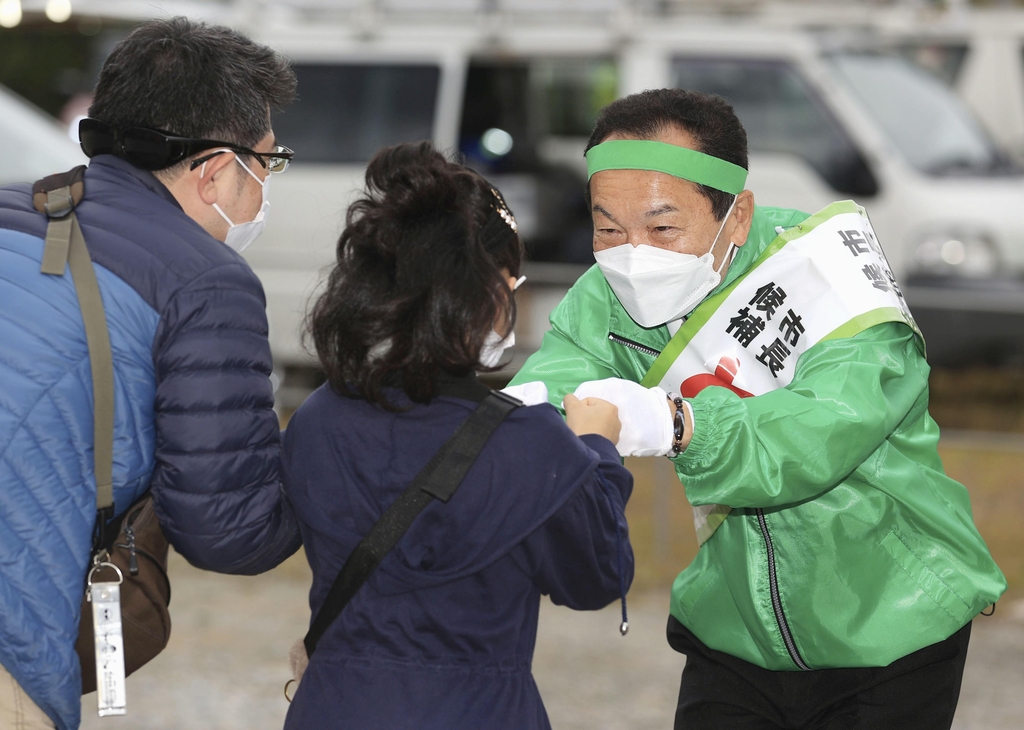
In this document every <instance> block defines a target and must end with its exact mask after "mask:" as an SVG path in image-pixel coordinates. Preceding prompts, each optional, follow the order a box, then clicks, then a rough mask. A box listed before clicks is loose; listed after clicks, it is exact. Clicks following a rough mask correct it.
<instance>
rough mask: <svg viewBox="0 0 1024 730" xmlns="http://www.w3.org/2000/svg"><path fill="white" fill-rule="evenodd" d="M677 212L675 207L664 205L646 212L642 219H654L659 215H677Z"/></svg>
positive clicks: (677, 209)
mask: <svg viewBox="0 0 1024 730" xmlns="http://www.w3.org/2000/svg"><path fill="white" fill-rule="evenodd" d="M678 212H679V208H677V207H675V206H674V205H668V204H665V205H663V206H661V207H660V208H655V209H654V210H649V211H647V212H646V213H644V218H654V217H655V216H658V215H661V214H662V213H678Z"/></svg>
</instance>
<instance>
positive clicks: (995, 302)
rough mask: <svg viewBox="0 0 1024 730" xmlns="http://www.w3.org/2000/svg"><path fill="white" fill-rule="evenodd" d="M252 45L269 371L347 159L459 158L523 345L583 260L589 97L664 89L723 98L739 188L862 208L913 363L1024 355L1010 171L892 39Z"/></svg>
mask: <svg viewBox="0 0 1024 730" xmlns="http://www.w3.org/2000/svg"><path fill="white" fill-rule="evenodd" d="M261 39H262V40H263V41H265V42H268V43H270V44H271V45H273V46H274V47H276V48H279V49H280V50H282V51H284V52H285V53H286V54H288V55H289V56H290V57H291V58H292V59H293V60H294V64H295V68H296V72H297V74H298V76H299V88H300V100H299V101H298V102H297V103H296V104H295V105H294V106H292V107H290V108H289V109H288V110H287V111H286V112H285V113H283V114H280V115H278V116H277V117H276V118H275V131H276V132H277V134H278V137H279V138H280V139H281V140H282V141H283V142H284V143H286V144H288V145H289V146H291V147H293V149H295V150H296V151H297V158H296V161H295V164H294V165H293V166H292V169H291V170H290V171H289V173H288V174H287V175H285V176H282V178H281V179H280V180H279V181H278V180H275V183H274V190H273V193H272V198H273V207H272V211H271V214H270V216H269V222H268V226H267V232H266V234H265V235H264V236H263V238H261V240H260V242H259V244H258V245H256V246H253V247H252V248H251V249H249V251H247V252H246V255H247V257H248V258H249V260H250V261H251V262H252V264H253V267H254V268H255V269H256V271H257V273H258V274H259V275H260V277H261V278H262V279H263V282H264V285H265V287H266V290H267V296H268V311H269V313H270V321H271V343H272V346H273V348H274V353H275V357H276V358H277V359H278V361H279V362H280V363H281V364H282V365H301V364H303V363H308V362H309V359H308V355H307V354H305V352H304V350H303V348H302V347H301V343H300V341H299V339H298V336H297V333H298V332H299V330H300V324H301V319H302V316H303V313H304V312H305V311H306V306H307V303H308V300H309V298H310V296H311V295H312V293H313V292H314V290H315V288H316V285H317V281H318V275H319V272H321V271H322V270H323V269H324V267H325V266H327V265H328V264H329V263H330V262H331V261H332V257H333V254H334V245H335V242H336V239H337V235H338V233H339V232H340V230H341V228H342V226H343V216H344V212H345V209H346V207H347V204H348V202H349V201H350V200H351V199H352V196H353V194H354V193H355V191H356V190H357V189H358V188H359V187H360V186H361V184H362V171H363V167H364V165H365V163H366V161H367V160H368V159H369V157H370V156H371V155H372V153H373V152H374V151H375V150H376V149H377V148H378V147H380V146H381V145H385V144H393V143H396V142H399V141H403V140H410V139H421V138H426V139H433V140H434V141H435V143H436V144H438V145H439V146H441V147H444V148H449V149H458V150H460V151H461V152H462V153H463V154H465V155H466V157H467V159H468V160H469V162H470V163H471V164H473V165H475V166H476V167H478V168H479V169H480V170H481V171H482V172H483V173H484V174H486V175H488V176H489V177H490V178H491V179H492V180H493V181H494V182H495V184H496V185H498V186H499V187H501V189H502V190H503V191H504V192H505V194H506V197H507V198H508V199H509V202H510V205H511V207H512V209H513V210H514V211H515V213H516V215H517V217H518V218H519V220H520V225H521V230H522V231H523V233H524V236H525V238H526V240H527V243H528V247H529V249H530V251H531V254H532V257H533V259H534V262H535V263H534V264H533V266H532V276H531V279H530V280H529V283H530V284H533V287H532V289H531V288H528V289H527V292H529V296H530V297H532V298H535V301H534V300H533V299H531V301H530V302H528V303H525V304H524V306H523V310H524V311H523V316H522V318H521V325H520V334H519V335H517V339H518V341H519V342H520V343H521V346H520V357H522V356H525V354H528V353H529V351H531V349H532V348H534V347H536V346H537V344H539V339H540V336H541V335H542V333H543V331H544V330H545V329H546V327H547V325H546V316H547V312H548V311H550V307H551V306H553V305H554V304H555V303H557V301H558V300H559V299H560V296H561V292H562V291H564V289H565V288H566V287H567V286H568V285H570V284H571V282H572V281H573V280H574V279H575V277H576V276H577V275H578V274H579V272H580V271H581V270H582V266H583V265H586V264H589V263H590V262H591V261H592V258H591V255H590V221H589V214H588V211H587V209H586V205H585V202H584V198H583V189H584V185H585V163H584V160H583V156H582V152H583V147H584V144H585V141H586V137H587V135H588V133H589V130H590V128H591V126H592V124H593V120H594V117H595V115H596V112H597V110H598V109H600V107H601V106H603V105H604V104H605V103H607V102H608V101H611V100H612V99H613V98H615V97H616V96H619V95H623V94H628V93H632V92H635V91H639V90H642V89H645V88H652V87H659V86H672V85H675V86H681V87H685V88H691V89H697V90H701V91H708V92H714V93H718V94H721V95H722V96H724V97H725V98H726V99H728V100H729V101H730V102H731V103H732V104H733V106H734V107H735V108H736V110H737V113H738V114H739V116H740V118H741V119H742V120H743V122H744V125H745V127H746V129H747V132H748V135H749V139H750V150H751V173H750V177H749V183H748V185H749V187H750V188H751V189H753V191H754V193H755V196H756V198H757V200H758V202H760V203H763V204H767V205H783V206H788V207H796V208H800V209H803V210H806V211H815V210H818V209H820V208H822V207H824V206H825V205H826V204H827V203H829V202H831V201H833V200H836V199H843V198H853V199H855V200H857V201H858V202H860V203H862V204H864V205H865V206H866V207H867V208H868V210H869V212H870V214H871V217H872V222H873V224H874V227H875V229H876V232H877V233H878V235H879V238H880V240H881V241H882V243H883V245H884V246H885V249H886V252H887V255H888V258H889V260H890V263H891V265H892V267H893V269H894V272H895V273H896V275H897V277H898V278H899V280H900V281H901V282H902V283H903V285H904V291H905V293H906V296H907V299H908V301H909V302H910V304H911V306H912V308H913V310H914V312H915V314H916V316H917V318H918V320H919V323H920V324H921V326H922V328H923V329H924V331H925V334H926V337H927V339H928V341H929V347H930V354H931V358H932V360H933V362H962V361H966V360H976V359H979V358H986V357H987V358H1006V357H1013V356H1015V355H1018V354H1019V353H1024V341H1022V340H1024V327H1020V322H1021V320H1020V319H1018V317H1020V316H1022V313H1024V294H1021V293H1020V291H1019V289H1020V283H1019V278H1020V276H1021V274H1022V273H1024V206H1021V205H1020V203H1019V201H1021V200H1022V199H1024V177H1022V176H1021V173H1020V171H1019V170H1018V168H1017V167H1016V166H1014V165H1013V164H1011V163H1009V162H1008V161H1007V160H1006V159H1005V157H1004V156H1002V155H1001V154H1000V153H999V151H998V149H997V148H996V147H995V146H994V145H993V144H992V142H991V141H990V140H989V138H988V136H987V135H986V134H985V133H984V131H983V130H982V129H981V128H980V127H979V125H978V124H977V123H976V122H975V120H974V119H973V118H972V117H971V115H970V114H969V113H967V112H966V111H965V109H964V107H963V105H962V103H961V102H960V101H959V100H958V99H957V98H956V97H955V96H954V95H953V94H952V93H951V92H950V91H949V89H948V88H947V87H946V86H944V85H943V84H942V83H941V82H939V81H937V80H936V79H935V78H933V77H932V76H931V75H929V74H928V73H925V72H923V71H921V70H920V69H919V68H918V67H916V66H915V65H913V64H912V63H910V62H908V61H907V59H906V58H905V57H902V56H901V54H899V53H891V52H879V51H878V50H872V49H869V48H866V47H865V46H864V44H863V43H860V42H859V41H857V42H843V43H840V42H837V41H836V39H835V36H834V34H828V33H820V32H812V31H807V30H789V31H786V30H785V29H782V28H778V27H773V28H765V27H760V26H758V25H756V24H753V23H750V24H744V23H741V22H738V21H732V22H724V21H720V20H710V19H709V20H704V21H699V22H698V21H696V20H694V19H692V18H690V19H680V20H666V21H664V22H660V23H656V24H654V23H652V24H647V25H637V26H635V27H633V28H632V29H621V28H619V29H616V28H611V27H609V26H605V25H600V26H599V25H594V26H588V27H575V28H574V27H564V26H561V27H557V28H554V27H551V26H550V25H525V24H511V23H510V24H509V25H507V26H502V27H494V26H487V25H486V24H484V25H481V24H480V23H477V22H474V21H473V20H472V19H467V20H466V22H464V23H461V24H460V23H458V22H455V23H447V24H445V25H444V26H438V27H432V26H429V25H424V24H422V23H418V24H414V23H408V24H404V25H403V24H402V23H401V22H400V20H396V19H395V18H392V19H391V21H390V22H389V23H388V24H387V25H386V26H382V27H379V28H377V27H374V28H372V29H370V30H367V29H366V28H365V27H364V28H362V29H353V28H347V27H337V26H331V25H329V24H322V25H317V26H315V27H312V26H299V25H295V26H289V25H287V24H280V25H277V26H276V27H274V29H273V30H272V31H270V30H268V32H266V33H264V34H263V35H262V37H261ZM854 41H856V38H854ZM542 264H543V265H542ZM555 264H557V265H556V266H554V268H552V265H555ZM544 282H547V283H544ZM1014 327H1016V328H1017V329H1016V330H1014V329H1012V328H1014ZM1014 332H1017V333H1019V334H1016V335H1014ZM520 361H521V360H520ZM514 365H515V363H513V366H514Z"/></svg>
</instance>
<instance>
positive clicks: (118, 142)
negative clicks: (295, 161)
mask: <svg viewBox="0 0 1024 730" xmlns="http://www.w3.org/2000/svg"><path fill="white" fill-rule="evenodd" d="M78 139H79V141H80V142H81V145H82V152H84V153H85V155H86V157H90V158H92V157H95V156H96V155H106V154H119V155H120V156H122V157H124V159H126V160H127V161H128V162H130V163H132V164H133V165H135V166H136V167H141V168H142V169H143V170H163V169H164V168H166V167H170V166H171V165H175V164H177V163H179V162H181V161H182V160H184V159H186V158H188V157H191V156H192V155H195V154H198V153H199V152H203V151H204V150H208V149H212V148H214V147H223V148H226V149H229V150H231V151H232V152H236V153H238V154H244V155H251V156H252V157H255V158H256V159H257V160H259V163H260V165H262V166H263V167H265V168H267V169H268V170H269V171H270V172H284V171H285V170H286V169H288V163H289V162H290V161H291V159H292V158H293V157H294V156H295V153H294V152H292V151H291V150H290V149H288V148H287V147H283V146H281V145H278V146H277V147H275V148H274V151H273V152H256V151H255V150H251V149H249V148H248V147H242V146H241V145H237V144H231V143H230V142H218V141H215V140H212V139H191V138H189V137H176V136H175V135H173V134H170V133H169V132H164V131H162V130H159V129H148V128H146V127H130V128H128V129H123V130H117V129H114V128H113V127H112V126H110V125H109V124H107V123H106V122H101V121H100V120H98V119H88V118H86V119H83V120H82V121H80V122H79V123H78ZM212 156H213V155H208V156H207V157H206V158H204V159H202V160H197V161H195V162H193V163H192V166H191V168H190V169H192V170H194V169H195V168H196V167H197V166H198V165H200V164H201V163H202V162H204V161H205V160H208V159H209V158H210V157H212Z"/></svg>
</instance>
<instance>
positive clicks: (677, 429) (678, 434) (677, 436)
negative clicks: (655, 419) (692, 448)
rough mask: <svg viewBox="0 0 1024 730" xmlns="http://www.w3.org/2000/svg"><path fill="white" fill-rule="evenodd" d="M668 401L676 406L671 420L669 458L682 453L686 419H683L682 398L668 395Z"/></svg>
mask: <svg viewBox="0 0 1024 730" xmlns="http://www.w3.org/2000/svg"><path fill="white" fill-rule="evenodd" d="M667 395H668V399H669V400H670V401H672V402H673V403H674V404H675V406H676V414H675V416H674V417H673V420H672V451H671V452H670V453H669V458H671V457H673V456H679V455H680V454H681V453H683V436H685V435H686V419H685V418H684V417H683V397H682V396H680V395H673V394H672V393H668V394H667Z"/></svg>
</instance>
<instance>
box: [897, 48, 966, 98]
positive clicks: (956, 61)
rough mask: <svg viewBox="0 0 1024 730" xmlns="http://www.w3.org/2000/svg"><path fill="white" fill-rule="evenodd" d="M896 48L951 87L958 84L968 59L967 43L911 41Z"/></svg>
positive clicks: (916, 64) (919, 66) (905, 56)
mask: <svg viewBox="0 0 1024 730" xmlns="http://www.w3.org/2000/svg"><path fill="white" fill-rule="evenodd" d="M895 50H896V51H897V52H898V53H899V54H900V55H901V56H903V57H904V58H905V59H907V60H908V61H910V62H911V63H913V64H914V65H915V66H917V67H918V68H920V69H922V70H924V71H927V72H928V73H930V74H931V75H932V76H934V77H935V78H937V79H938V80H939V81H941V82H942V83H944V84H945V85H946V86H949V87H950V88H952V87H954V86H956V82H957V79H958V78H960V70H961V69H962V68H963V67H964V61H965V60H966V59H967V44H966V43H943V42H928V41H920V42H914V41H910V42H907V43H902V44H899V45H897V46H896V47H895Z"/></svg>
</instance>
